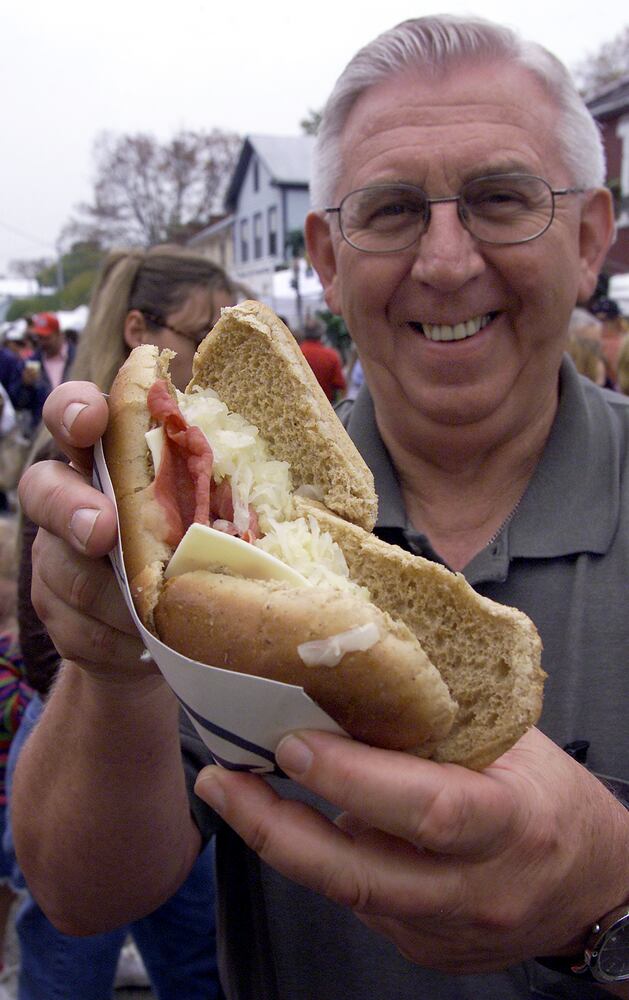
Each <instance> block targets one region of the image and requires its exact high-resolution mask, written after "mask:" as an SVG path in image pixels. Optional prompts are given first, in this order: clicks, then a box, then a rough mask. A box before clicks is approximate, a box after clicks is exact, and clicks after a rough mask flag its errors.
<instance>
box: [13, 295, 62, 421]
mask: <svg viewBox="0 0 629 1000" xmlns="http://www.w3.org/2000/svg"><path fill="white" fill-rule="evenodd" d="M28 334H29V336H31V337H32V338H33V340H34V342H35V344H36V345H37V346H36V348H35V350H34V352H33V354H32V355H31V357H30V358H29V359H28V360H26V361H25V362H24V364H23V366H22V370H21V371H22V384H21V386H20V388H19V390H18V391H17V393H16V400H15V406H16V409H18V410H28V411H29V412H30V418H31V425H30V431H31V434H34V433H35V432H36V431H37V428H38V427H39V424H40V421H41V415H42V410H43V408H44V403H45V402H46V400H47V398H48V396H49V395H50V393H51V392H52V390H53V389H56V387H57V386H58V385H60V384H61V383H62V382H65V380H66V378H67V376H68V372H69V370H70V368H71V367H72V362H73V361H74V356H75V354H76V346H75V344H73V343H71V342H70V341H68V340H67V339H66V336H65V334H64V332H63V330H62V329H61V325H60V323H59V320H58V319H57V317H56V316H55V315H54V313H49V312H44V313H35V315H34V316H32V317H31V319H30V322H29V326H28Z"/></svg>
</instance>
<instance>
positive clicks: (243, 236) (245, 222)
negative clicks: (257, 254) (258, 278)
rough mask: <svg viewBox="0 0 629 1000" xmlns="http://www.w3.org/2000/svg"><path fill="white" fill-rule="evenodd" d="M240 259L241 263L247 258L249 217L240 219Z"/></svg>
mask: <svg viewBox="0 0 629 1000" xmlns="http://www.w3.org/2000/svg"><path fill="white" fill-rule="evenodd" d="M240 260H241V262H242V263H243V264H245V263H246V262H247V261H248V260H249V219H241V220H240Z"/></svg>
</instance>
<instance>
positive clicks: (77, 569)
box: [32, 529, 138, 637]
mask: <svg viewBox="0 0 629 1000" xmlns="http://www.w3.org/2000/svg"><path fill="white" fill-rule="evenodd" d="M32 558H33V566H34V569H35V570H36V572H35V573H34V574H33V583H32V591H33V593H32V596H33V604H34V606H35V610H36V611H37V612H38V614H39V616H40V618H42V620H43V613H45V610H46V609H45V608H44V607H42V608H41V611H40V607H39V606H38V605H39V604H40V603H41V602H42V601H45V599H46V595H47V594H48V593H50V594H54V596H55V597H57V598H58V599H59V600H61V601H63V602H64V603H66V604H67V605H68V606H69V607H72V608H75V609H76V610H77V611H81V612H85V613H86V614H89V615H90V616H91V617H94V618H98V619H99V620H100V621H102V622H103V623H104V624H105V625H107V626H109V627H111V628H114V629H117V630H119V631H121V632H126V633H127V635H131V636H134V637H137V634H138V632H137V629H136V627H135V625H134V623H133V619H132V618H131V614H130V612H129V609H128V607H127V604H126V602H125V599H124V597H123V595H122V591H121V590H120V587H119V586H118V582H117V580H116V577H115V574H114V572H113V569H112V567H111V564H110V562H109V560H108V559H106V558H103V559H100V560H94V559H92V558H88V557H87V556H82V555H79V554H78V553H76V552H74V551H73V550H72V549H71V548H70V547H69V546H68V545H67V543H65V542H63V541H61V540H60V539H58V538H56V537H55V536H54V535H51V534H49V533H48V532H47V531H45V530H44V529H40V531H39V532H38V533H37V536H36V538H35V541H34V542H33V549H32ZM35 602H37V604H35Z"/></svg>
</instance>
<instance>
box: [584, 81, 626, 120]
mask: <svg viewBox="0 0 629 1000" xmlns="http://www.w3.org/2000/svg"><path fill="white" fill-rule="evenodd" d="M587 106H588V108H589V109H590V111H591V113H592V114H593V115H594V117H595V118H599V119H600V118H609V117H615V116H616V115H617V114H619V113H621V112H622V111H626V110H629V76H623V77H622V78H621V79H620V80H616V82H615V83H613V84H610V85H609V87H607V88H606V89H605V90H604V91H603V92H602V93H600V94H597V96H596V97H592V98H591V99H590V100H589V101H588V102H587Z"/></svg>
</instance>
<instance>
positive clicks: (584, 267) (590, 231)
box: [578, 188, 616, 302]
mask: <svg viewBox="0 0 629 1000" xmlns="http://www.w3.org/2000/svg"><path fill="white" fill-rule="evenodd" d="M586 198H587V200H586V202H585V204H584V207H583V210H582V214H581V226H580V230H579V256H580V260H581V266H580V273H579V298H578V301H579V302H587V301H588V300H589V299H590V298H591V296H592V295H593V293H594V289H595V288H596V280H597V278H598V273H599V271H600V269H601V267H602V266H603V263H604V261H605V257H606V256H607V251H608V250H609V248H610V246H611V245H612V243H613V241H614V237H615V234H616V226H615V222H614V206H613V202H612V196H611V193H610V192H609V191H608V190H607V188H597V189H596V190H595V191H593V192H591V193H590V194H588V195H587V196H586Z"/></svg>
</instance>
